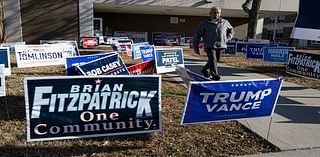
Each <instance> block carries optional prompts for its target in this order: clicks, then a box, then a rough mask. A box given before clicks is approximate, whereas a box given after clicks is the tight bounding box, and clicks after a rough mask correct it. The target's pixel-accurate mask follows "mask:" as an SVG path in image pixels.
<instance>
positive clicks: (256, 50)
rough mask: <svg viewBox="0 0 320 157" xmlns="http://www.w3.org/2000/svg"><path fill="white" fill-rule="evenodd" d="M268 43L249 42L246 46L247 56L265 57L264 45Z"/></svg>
mask: <svg viewBox="0 0 320 157" xmlns="http://www.w3.org/2000/svg"><path fill="white" fill-rule="evenodd" d="M264 46H266V44H248V46H247V48H246V57H247V58H261V59H262V58H263V47H264Z"/></svg>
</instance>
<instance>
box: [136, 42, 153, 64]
mask: <svg viewBox="0 0 320 157" xmlns="http://www.w3.org/2000/svg"><path fill="white" fill-rule="evenodd" d="M139 50H140V52H141V59H142V61H143V62H146V61H151V60H155V56H154V55H155V50H154V46H153V45H140V46H139Z"/></svg>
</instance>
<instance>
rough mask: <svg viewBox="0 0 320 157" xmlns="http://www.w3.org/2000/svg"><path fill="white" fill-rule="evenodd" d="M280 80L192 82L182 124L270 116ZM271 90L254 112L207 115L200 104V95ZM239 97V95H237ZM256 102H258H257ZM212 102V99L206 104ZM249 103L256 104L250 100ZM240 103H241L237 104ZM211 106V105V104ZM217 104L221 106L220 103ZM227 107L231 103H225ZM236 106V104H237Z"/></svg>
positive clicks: (227, 112)
mask: <svg viewBox="0 0 320 157" xmlns="http://www.w3.org/2000/svg"><path fill="white" fill-rule="evenodd" d="M282 80H283V79H282V78H278V79H273V80H271V79H270V80H254V81H232V82H202V83H201V82H194V83H191V85H190V87H189V92H188V97H187V102H186V106H185V111H184V116H183V119H182V121H181V123H182V124H188V123H190V124H191V123H206V122H213V121H223V120H233V119H242V118H253V117H262V116H271V114H272V113H273V109H274V107H275V105H276V100H277V97H278V94H279V92H280V88H281V84H282ZM267 88H271V89H272V93H271V94H270V95H269V96H266V97H265V98H264V99H263V100H261V101H262V102H261V104H260V108H259V109H255V110H240V111H219V112H215V111H213V112H211V113H209V112H208V110H207V107H206V104H204V103H202V98H203V96H200V93H231V92H237V94H239V93H240V92H242V91H252V92H253V93H255V92H256V91H258V90H263V89H267ZM237 96H238V97H239V95H237ZM257 101H258V100H257ZM210 102H212V97H211V98H209V99H208V103H209V104H210ZM249 102H256V101H254V100H250V101H249ZM239 103H242V102H239ZM211 104H212V103H211ZM217 104H220V105H221V104H222V103H221V102H220V101H219V102H218V103H217ZM226 104H228V106H230V105H229V104H231V102H227V103H226ZM237 104H238V103H237Z"/></svg>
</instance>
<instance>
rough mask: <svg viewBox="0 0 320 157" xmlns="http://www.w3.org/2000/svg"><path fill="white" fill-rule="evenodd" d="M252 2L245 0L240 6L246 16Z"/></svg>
mask: <svg viewBox="0 0 320 157" xmlns="http://www.w3.org/2000/svg"><path fill="white" fill-rule="evenodd" d="M252 1H253V0H246V1H245V2H244V3H243V4H242V9H243V11H244V12H246V13H247V14H249V13H250V9H249V5H250V4H251V3H252Z"/></svg>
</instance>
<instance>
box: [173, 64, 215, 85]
mask: <svg viewBox="0 0 320 157" xmlns="http://www.w3.org/2000/svg"><path fill="white" fill-rule="evenodd" d="M176 72H177V74H178V75H179V76H180V77H181V78H182V80H183V81H184V82H185V83H186V84H187V85H188V84H189V82H190V81H211V80H210V79H208V78H206V77H203V76H201V75H198V74H197V73H195V72H192V71H191V70H189V69H187V68H184V67H181V66H177V68H176Z"/></svg>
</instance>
